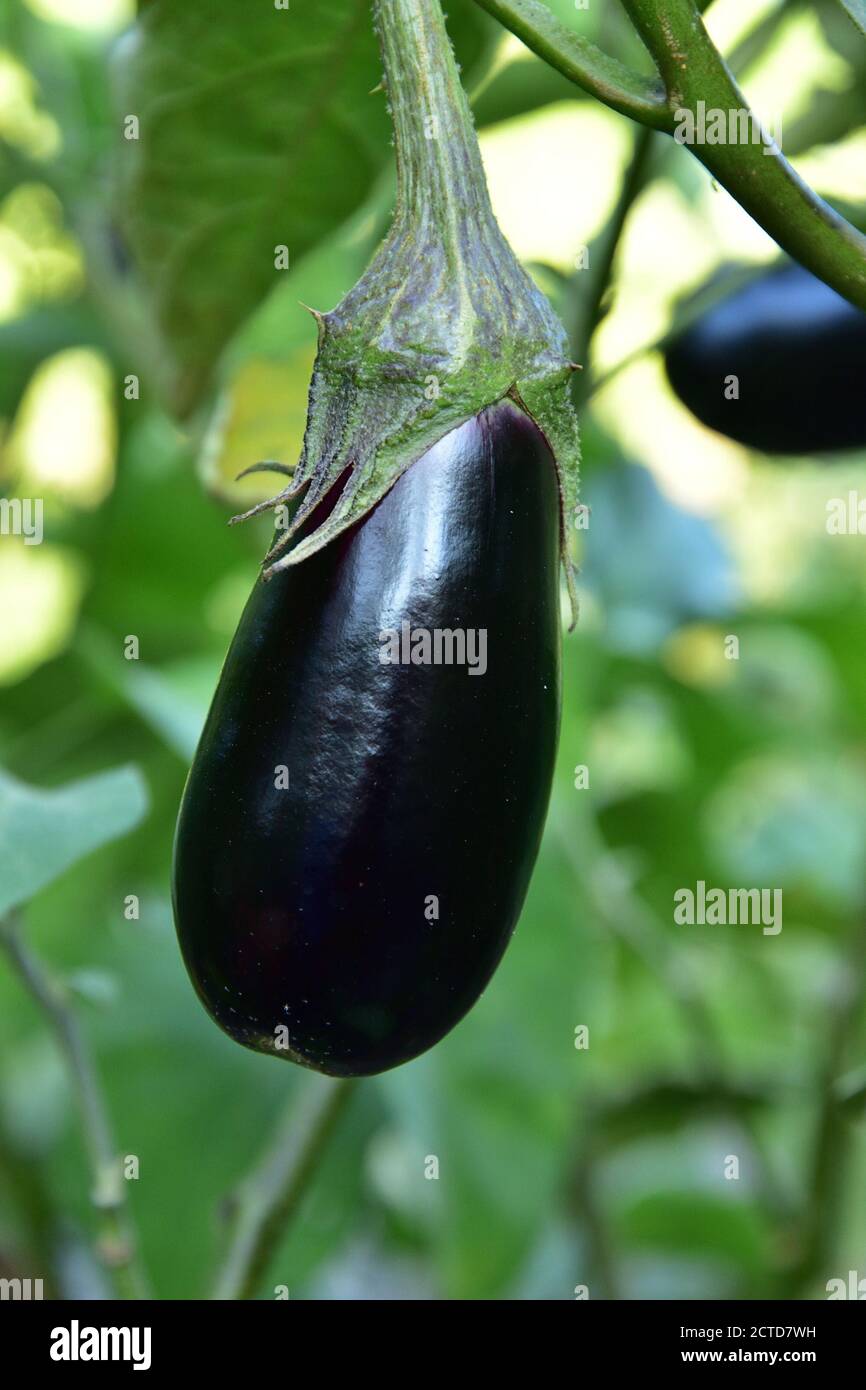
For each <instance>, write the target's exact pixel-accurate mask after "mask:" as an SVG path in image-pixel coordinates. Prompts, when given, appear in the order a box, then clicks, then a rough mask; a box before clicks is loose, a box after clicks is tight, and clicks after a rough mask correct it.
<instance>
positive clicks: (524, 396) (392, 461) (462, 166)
mask: <svg viewBox="0 0 866 1390" xmlns="http://www.w3.org/2000/svg"><path fill="white" fill-rule="evenodd" d="M375 16H376V26H377V30H378V34H379V39H380V45H381V49H382V56H383V61H384V68H385V79H384V85H385V90H386V91H387V93H388V99H389V104H390V111H391V115H392V118H393V123H394V132H395V146H396V156H397V201H396V208H395V213H394V219H393V223H392V225H391V229H390V231H389V233H388V236H387V237H386V239H385V241H384V242H383V244H382V245H381V247H380V248H379V250H378V252H377V253H376V255H375V256H374V258H373V261H372V263H371V264H370V266H369V267H368V269H367V270H366V272H365V273H364V275H363V276H362V277H361V279H360V280H359V282H358V283H357V285H355V287H354V288H353V289H352V290H350V291H349V293H348V294H347V295H346V297H345V298H344V299H343V300H342V302H341V303H340V304H338V305H337V307H336V308H335V309H333V310H332V311H331V312H330V313H316V314H315V317H316V321H317V325H318V332H319V345H318V353H317V356H316V361H315V365H314V368H313V377H312V382H311V386H310V398H309V406H308V414H307V425H306V432H305V436H304V446H303V451H302V454H301V458H300V461H299V463H298V467H297V469H296V471H295V473H294V476H293V478H292V480H291V482H289V483H288V484H287V485H286V487H285V488H284V489H283V491H282V492H280V493H279V494H278V495H277V496H276V497H274V498H272V499H270V500H269V501H268V502H266V503H263V504H261V506H260V507H259V508H254V509H252V511H253V512H254V511H256V510H262V511H263V510H266V509H267V508H268V507H271V506H274V505H276V504H278V503H282V502H287V501H289V500H290V499H292V498H296V497H300V499H301V500H300V502H299V505H298V506H297V509H296V510H295V512H294V515H293V517H292V520H291V522H290V524H289V525H288V526H287V527H286V528H285V530H283V531H282V532H281V534H280V536H279V537H278V539H277V540H276V541H275V543H274V544H273V546H272V547H271V549H270V551H269V552H268V554H267V556H266V557H265V561H264V568H265V574H266V575H268V574H273V573H275V572H277V571H279V570H282V569H285V568H287V567H289V566H291V565H296V564H299V563H300V562H301V561H303V560H304V559H306V558H307V557H308V556H309V555H312V554H314V553H315V552H316V551H318V550H321V549H322V547H323V546H325V545H327V544H328V542H329V541H330V540H332V539H333V538H334V537H335V536H337V535H339V534H340V533H341V532H342V531H345V530H346V529H347V528H349V527H350V526H353V525H354V524H356V523H357V522H358V521H360V520H361V519H362V518H363V517H364V516H365V515H366V514H367V513H368V512H369V511H371V510H372V508H373V507H375V505H376V504H377V503H378V502H379V501H381V499H382V498H383V497H384V495H385V494H386V493H387V492H388V491H389V490H390V488H391V487H393V485H394V483H395V482H396V481H397V479H398V478H399V477H400V476H401V474H402V473H404V472H405V471H406V469H407V468H409V467H410V466H411V465H412V464H413V463H414V462H415V461H416V460H417V459H419V458H420V457H421V456H422V454H425V453H426V452H427V450H428V449H430V448H432V446H433V445H434V444H436V443H437V442H438V441H439V440H440V439H442V438H443V437H444V436H445V435H446V434H448V433H450V431H451V430H454V429H456V428H458V426H460V425H462V424H464V423H465V422H466V421H467V420H469V419H472V418H473V416H475V415H477V414H479V413H480V412H481V411H482V410H484V409H485V408H486V407H488V406H490V405H493V404H495V403H496V402H497V401H499V400H502V399H503V398H504V397H505V396H510V397H511V398H512V399H513V400H514V401H515V402H516V403H517V404H518V405H519V407H520V408H521V409H522V410H524V411H525V412H526V413H527V414H528V415H529V416H530V417H531V418H532V419H533V420H534V422H535V423H536V425H537V426H538V428H539V430H540V431H541V433H542V434H543V435H544V437H545V439H546V440H547V443H548V445H549V447H550V450H551V453H552V454H553V457H554V459H555V461H556V471H557V481H558V486H559V495H560V510H561V537H562V560H563V564H564V566H565V572H566V579H567V582H568V587H569V593H570V595H571V599H572V612H573V614H576V597H575V593H574V579H573V569H572V565H571V563H570V559H569V554H568V549H569V547H568V544H567V540H568V536H569V534H570V529H571V519H572V518H573V517H574V515H575V511H576V508H577V503H578V480H579V461H580V445H579V435H578V427H577V419H576V416H575V413H574V409H573V406H572V402H571V397H570V393H569V384H568V383H569V379H570V377H571V375H572V372H573V370H574V364H573V363H572V362H571V361H570V358H569V353H568V342H567V338H566V334H565V330H564V328H563V326H562V324H561V323H560V321H559V319H558V318H557V316H556V314H555V313H554V311H553V308H552V307H551V305H550V303H549V302H548V300H547V299H546V298H545V296H544V295H543V294H542V293H541V291H540V290H539V289H538V288H537V286H536V285H535V284H534V283H533V281H532V280H531V279H530V278H529V276H528V275H527V273H526V271H525V270H524V269H523V267H522V266H521V265H520V263H519V261H518V260H517V258H516V256H515V255H514V253H513V251H512V250H511V248H510V246H509V245H508V243H507V241H506V240H505V238H504V236H503V235H502V232H501V231H500V228H499V226H498V223H497V221H496V218H495V216H494V213H493V209H492V207H491V204H490V198H489V194H488V191H487V184H486V181H485V178H484V171H483V167H482V163H481V154H480V151H479V148H478V141H477V138H476V135H475V129H474V125H473V121H472V115H471V111H470V108H469V103H468V101H467V98H466V94H465V92H464V90H463V87H462V85H461V82H460V77H459V73H458V69H457V65H456V63H455V60H454V55H453V52H452V50H451V45H450V42H449V39H448V36H447V33H446V30H445V24H444V19H443V16H442V10H441V7H440V4H439V0H377V3H376V5H375ZM344 473H347V478H346V481H345V484H344V486H343V487H342V490H341V492H340V495H339V497H338V499H337V502H336V504H335V505H334V506H333V508H331V509H330V510H329V511H328V513H327V515H326V517H325V519H324V520H323V521H322V522H321V523H320V524H319V525H317V526H315V527H312V528H307V529H305V531H304V534H303V536H302V537H301V538H298V535H297V533H298V531H299V530H300V528H301V527H303V526H304V523H305V522H306V521H308V519H309V517H310V515H311V513H312V512H314V511H315V509H316V508H317V507H318V506H319V504H320V503H321V502H322V500H323V499H324V497H325V496H326V495H327V494H328V493H329V492H331V489H332V488H333V487H334V484H335V483H336V481H337V480H338V479H339V478H340V477H341V475H343V474H344ZM251 514H252V513H251Z"/></svg>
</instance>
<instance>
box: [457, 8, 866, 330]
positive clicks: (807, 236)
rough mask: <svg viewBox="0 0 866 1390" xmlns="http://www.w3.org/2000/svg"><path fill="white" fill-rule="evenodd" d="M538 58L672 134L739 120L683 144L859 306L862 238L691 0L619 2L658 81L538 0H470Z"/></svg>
mask: <svg viewBox="0 0 866 1390" xmlns="http://www.w3.org/2000/svg"><path fill="white" fill-rule="evenodd" d="M476 3H477V4H479V5H480V6H481V7H482V9H485V10H487V11H488V13H490V14H492V15H493V16H494V17H495V18H496V19H498V20H500V21H501V23H502V24H504V25H505V26H506V28H508V29H510V30H511V32H512V33H513V34H516V35H517V37H518V38H519V39H521V40H522V41H523V43H525V44H526V45H527V47H528V48H531V49H532V51H533V52H534V53H536V54H537V55H538V56H539V57H540V58H542V59H544V61H545V62H547V63H550V64H551V66H552V67H555V68H557V69H558V71H559V72H561V73H563V74H564V75H565V76H566V77H568V78H570V80H571V81H572V82H575V83H576V84H577V85H578V86H579V87H582V88H583V89H584V91H587V92H590V93H591V94H592V95H593V96H596V97H598V99H599V100H600V101H603V102H604V103H605V105H607V106H610V107H611V108H612V109H613V110H614V111H619V112H620V113H621V114H623V115H626V116H630V117H632V119H634V120H636V121H640V122H642V123H643V124H644V125H648V126H651V127H652V128H653V129H654V130H663V131H666V132H667V133H668V134H669V135H672V134H674V132H675V131H678V130H679V129H683V131H684V133H687V131H686V127H685V125H684V124H683V125H682V126H680V118H681V116H682V114H683V113H688V112H691V113H692V115H693V116H694V115H696V114H697V112H698V111H699V109H700V107H699V103H702V104H703V109H704V110H705V111H707V112H709V111H721V112H724V113H725V116H726V117H727V118H728V119H730V118H731V117H732V116H734V117H736V118H737V127H738V133H739V127H740V124H741V123H742V124H743V125H744V127H745V129H746V130H747V131H748V133H749V136H750V138H749V139H747V140H746V141H745V142H743V141H742V140H739V139H738V140H737V141H735V142H732V143H724V144H722V143H720V144H708V143H706V141H701V142H697V141H694V142H692V143H689V149H690V150H691V151H692V153H693V154H694V155H695V157H696V158H697V159H699V160H700V161H701V163H702V164H703V165H704V167H705V168H706V169H708V170H709V172H710V173H711V174H712V175H713V177H714V178H715V179H716V180H717V181H718V182H719V183H720V184H721V185H722V186H723V187H724V188H726V189H727V190H728V192H729V193H730V194H731V195H732V197H734V198H736V200H737V202H738V203H739V204H740V206H741V207H742V208H744V209H745V211H746V212H748V213H749V214H750V216H752V217H753V218H754V219H755V221H756V222H758V223H759V225H760V226H761V227H763V228H764V231H765V232H767V233H768V234H769V235H770V236H771V237H772V238H773V239H774V240H775V241H776V242H778V244H779V245H780V246H781V247H782V248H783V250H785V251H787V252H788V254H789V255H790V256H793V257H794V259H795V260H797V261H799V262H800V263H801V265H804V266H805V267H806V268H807V269H808V270H811V271H812V272H813V273H814V274H815V275H817V276H819V277H820V279H822V280H824V281H825V282H826V284H828V285H830V286H831V287H832V288H833V289H835V290H837V291H838V292H839V294H842V295H844V296H845V298H846V299H849V300H850V301H851V303H852V304H855V305H856V306H857V307H858V308H860V309H866V236H864V235H863V234H862V232H859V231H858V230H857V229H856V228H855V227H853V226H852V225H851V223H850V222H848V221H847V220H846V219H845V218H844V217H842V216H841V215H840V214H839V213H838V212H837V211H836V210H835V209H834V208H832V207H831V206H830V204H829V203H826V202H825V201H824V199H823V198H820V197H819V196H818V194H817V193H816V192H815V191H814V189H812V188H810V187H809V185H808V184H807V183H806V182H805V181H804V180H803V179H802V178H801V177H800V175H799V174H798V173H797V171H796V170H795V169H794V168H793V166H792V165H791V164H789V163H788V160H787V159H786V158H785V156H784V155H783V153H782V151H781V149H779V147H778V146H777V145H776V144H774V143H772V142H771V141H770V139H769V137H765V138H760V136H759V132H760V129H761V128H760V125H759V122H758V121H757V118H756V117H755V116H754V115H753V113H752V110H751V108H750V106H749V103H748V102H747V100H746V98H745V96H744V95H743V92H742V91H741V90H740V88H739V86H738V85H737V81H736V79H735V77H734V76H733V73H732V72H731V70H730V68H729V67H728V65H727V64H726V62H725V60H724V58H723V57H722V56H721V54H720V53H719V52H718V50H717V48H716V47H715V45H714V43H713V41H712V39H711V38H710V36H709V34H708V33H707V30H706V28H705V27H704V23H703V20H702V18H701V14H700V9H701V8H702V7H699V6H697V5H695V4H694V0H664V3H662V0H622V4H623V7H624V9H625V10H626V12H627V13H628V15H629V18H630V19H631V21H632V23H633V24H634V26H635V29H636V30H637V32H638V34H639V35H640V37H641V39H642V40H643V43H644V45H645V47H646V48H647V50H648V51H649V53H650V54H651V55H652V57H653V58H654V60H655V63H656V67H657V69H658V72H659V76H660V79H661V81H660V84H659V83H656V82H655V81H653V80H652V79H647V78H644V77H641V76H639V75H638V74H636V73H634V72H632V71H631V70H630V69H629V68H626V67H624V66H623V64H621V63H619V62H618V61H617V60H616V59H614V58H611V57H609V56H608V55H607V54H605V53H604V52H603V51H602V50H601V49H599V48H598V47H597V46H596V45H595V44H593V43H590V42H589V41H588V40H587V39H584V38H582V37H581V36H580V35H578V34H576V33H574V31H573V30H571V29H568V28H567V27H566V26H565V25H564V24H562V23H561V22H560V21H559V20H557V19H556V18H554V16H553V15H552V14H551V12H550V11H549V10H548V9H547V7H546V6H545V5H544V4H542V3H541V0H476Z"/></svg>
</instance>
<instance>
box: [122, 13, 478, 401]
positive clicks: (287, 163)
mask: <svg viewBox="0 0 866 1390" xmlns="http://www.w3.org/2000/svg"><path fill="white" fill-rule="evenodd" d="M452 30H453V32H454V34H455V38H456V44H457V48H458V51H459V53H460V55H461V57H462V59H463V61H464V63H465V62H467V61H470V62H473V61H474V60H475V59H476V58H477V57H478V54H479V52H480V50H481V48H482V46H483V45H484V43H486V42H487V36H488V35H489V33H490V27H489V25H487V24H486V23H485V21H484V20H483V18H482V17H481V16H479V15H477V14H476V13H475V7H474V6H472V5H469V4H464V5H462V6H460V7H459V8H458V13H457V14H456V16H455V19H454V24H453V25H452ZM116 71H117V97H118V111H119V116H120V118H121V119H122V120H123V119H125V118H126V117H128V116H136V117H138V122H139V138H138V139H125V140H123V141H121V142H120V143H121V146H122V148H121V151H120V154H119V157H118V190H117V192H118V199H117V201H118V205H119V216H120V220H121V222H122V225H123V227H124V230H125V234H126V237H127V240H128V242H129V245H130V248H131V250H132V252H133V255H134V257H135V259H136V261H137V262H138V265H139V268H140V270H141V272H142V274H143V277H144V280H145V283H146V286H147V288H148V290H149V293H150V297H151V300H152V309H153V315H154V318H155V320H156V324H157V327H158V330H159V334H160V337H161V339H162V345H161V351H160V357H161V362H162V366H161V370H162V371H163V373H164V377H165V380H164V386H165V390H166V393H167V397H168V399H169V401H170V402H171V404H172V405H173V406H174V408H175V409H176V410H177V411H178V413H180V414H186V413H188V412H189V411H190V410H191V409H192V408H193V407H194V406H195V405H196V403H197V402H198V401H199V399H200V398H201V396H202V394H203V392H204V390H205V388H206V385H207V382H208V378H209V374H210V369H211V367H212V366H213V364H214V362H215V360H216V358H217V357H218V356H219V353H220V351H221V349H222V347H223V346H224V344H225V343H226V342H227V341H228V339H229V338H230V337H231V335H232V333H233V332H234V330H235V328H237V327H238V325H239V324H240V323H241V322H242V321H243V320H244V319H245V318H246V317H247V315H248V314H249V313H250V312H251V311H252V310H253V309H254V308H255V306H256V305H257V304H258V303H259V302H260V301H261V300H262V299H263V298H264V297H265V295H266V294H267V293H268V291H269V290H270V289H271V288H273V287H274V286H275V285H276V284H277V283H278V282H279V281H280V277H281V275H283V274H284V271H283V270H281V269H277V268H275V248H276V247H278V246H285V247H287V248H288V253H289V260H290V264H294V263H296V262H297V261H298V260H299V259H300V258H301V257H302V256H303V255H305V254H306V252H307V251H309V250H310V249H311V248H312V247H314V246H315V245H317V244H318V243H319V242H320V241H321V240H322V239H323V238H324V237H326V236H327V235H328V234H329V233H330V232H332V231H333V230H334V229H335V228H336V227H338V226H339V225H340V224H341V223H342V222H343V221H345V219H346V218H347V217H348V216H349V214H350V213H351V212H352V211H353V210H354V209H355V208H356V207H358V205H359V204H360V203H361V202H362V201H363V200H364V199H365V198H366V196H367V194H368V193H369V191H370V189H371V186H372V183H373V180H374V178H375V177H376V175H377V174H378V173H379V171H380V170H381V168H382V167H383V166H384V164H385V163H386V162H387V160H388V159H389V158H390V157H391V147H390V127H389V121H388V114H387V109H386V102H385V97H384V95H383V94H382V93H381V92H374V90H373V89H374V88H376V87H377V86H378V84H379V82H380V78H381V64H380V60H379V54H378V49H377V45H376V39H375V35H374V32H373V25H372V16H371V6H370V4H369V0H316V3H315V5H312V4H294V5H292V6H291V8H286V9H277V8H276V7H275V6H274V5H273V4H270V3H268V4H259V5H252V6H250V5H246V6H244V5H240V4H238V3H237V0H210V2H209V3H208V4H207V5H195V4H189V3H187V0H152V3H151V4H149V5H148V6H147V7H146V9H144V10H143V12H142V14H141V16H140V19H139V21H138V23H137V25H136V26H135V28H134V29H133V30H132V31H131V32H130V33H129V34H128V35H127V36H126V37H125V38H124V40H123V42H122V43H121V45H120V46H119V49H118V53H117V58H116Z"/></svg>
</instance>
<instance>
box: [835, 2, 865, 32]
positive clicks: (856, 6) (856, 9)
mask: <svg viewBox="0 0 866 1390" xmlns="http://www.w3.org/2000/svg"><path fill="white" fill-rule="evenodd" d="M839 4H840V5H841V6H842V8H843V10H844V11H845V13H846V14H847V15H848V17H849V19H850V20H851V22H852V24H855V25H856V27H857V28H858V29H859V30H860V33H861V34H862V35H863V37H864V38H866V0H839Z"/></svg>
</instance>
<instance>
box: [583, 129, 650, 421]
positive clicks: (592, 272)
mask: <svg viewBox="0 0 866 1390" xmlns="http://www.w3.org/2000/svg"><path fill="white" fill-rule="evenodd" d="M654 144H655V132H654V131H653V130H652V129H651V128H649V127H647V126H644V127H642V128H641V129H639V130H637V131H636V133H635V138H634V145H633V148H632V156H631V159H630V161H629V165H628V168H627V170H626V172H625V177H624V179H623V182H622V186H621V188H620V193H619V197H618V199H617V202H616V206H615V208H614V210H613V213H612V214H611V217H610V221H609V222H608V224H607V226H606V227H605V229H604V231H603V232H602V234H601V236H600V237H599V239H598V243H597V245H596V246H594V247H593V251H594V252H595V255H594V256H593V259H592V261H591V263H590V268H589V277H590V280H589V284H588V285H587V287H586V293H585V294H584V295H583V296H582V297H581V301H580V309H579V313H578V315H577V321H576V322H575V323H574V324H573V325H572V344H573V347H574V351H575V354H576V357H577V360H578V361H581V362H582V363H583V372H582V374H581V375H580V377H579V378H576V379H575V383H574V387H573V391H574V399H575V404H576V405H579V404H580V403H581V402H582V401H585V400H586V399H587V397H588V396H589V395H590V394H591V390H592V385H591V383H592V359H591V345H592V337H593V334H594V333H595V330H596V328H597V327H598V325H599V322H600V321H601V317H602V308H603V305H604V299H605V295H606V294H607V292H608V288H609V285H610V282H611V277H612V275H613V268H614V263H615V261H616V256H617V251H618V250H619V244H620V241H621V239H622V234H623V232H624V230H625V224H626V222H627V221H628V216H629V213H630V212H631V209H632V207H633V205H634V203H635V201H636V199H637V198H638V196H639V195H640V193H641V191H642V189H643V188H644V187H645V185H646V181H647V174H648V171H649V167H650V164H651V155H652V150H653V146H654Z"/></svg>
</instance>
